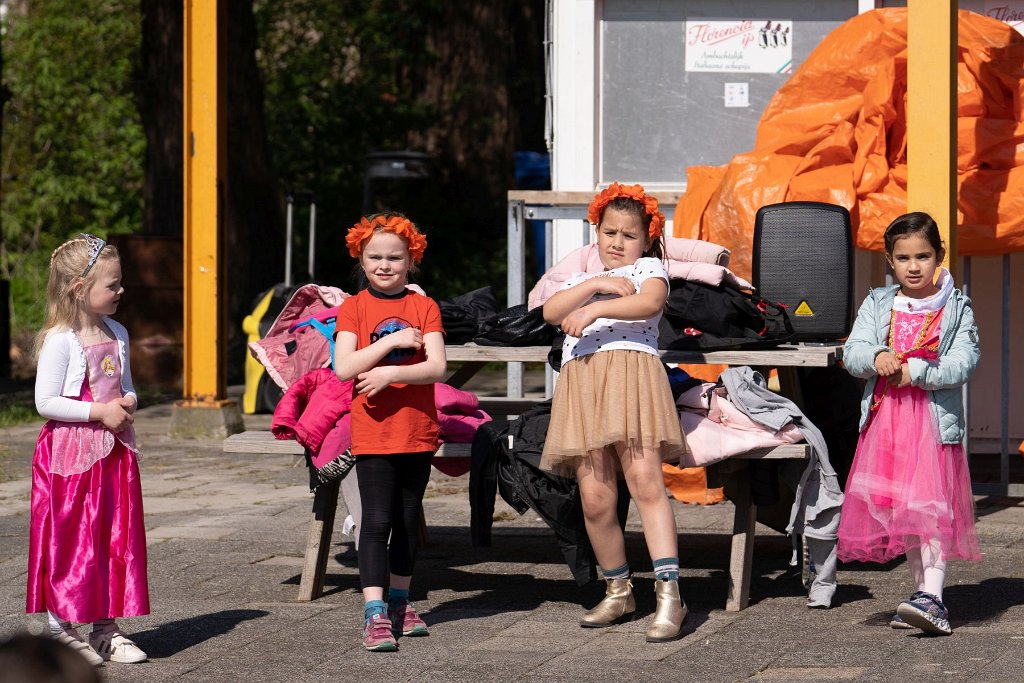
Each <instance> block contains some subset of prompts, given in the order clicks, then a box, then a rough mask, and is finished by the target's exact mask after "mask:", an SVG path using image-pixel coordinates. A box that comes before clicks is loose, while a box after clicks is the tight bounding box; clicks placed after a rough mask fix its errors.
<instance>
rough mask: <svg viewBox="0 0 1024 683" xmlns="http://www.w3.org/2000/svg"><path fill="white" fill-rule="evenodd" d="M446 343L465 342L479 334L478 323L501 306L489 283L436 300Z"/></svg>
mask: <svg viewBox="0 0 1024 683" xmlns="http://www.w3.org/2000/svg"><path fill="white" fill-rule="evenodd" d="M437 307H438V308H439V309H440V310H441V324H442V325H443V326H444V335H445V343H446V344H465V343H466V342H470V341H472V340H473V337H475V336H476V335H478V334H480V325H481V323H483V321H484V320H486V319H487V318H490V317H491V316H493V315H494V314H495V313H497V312H498V311H499V310H501V308H500V307H499V306H498V300H497V299H496V298H495V297H494V292H493V291H492V290H491V287H490V285H488V286H487V287H481V288H480V289H474V290H473V291H471V292H466V293H465V294H460V295H459V296H457V297H454V298H452V299H442V300H441V301H438V302H437Z"/></svg>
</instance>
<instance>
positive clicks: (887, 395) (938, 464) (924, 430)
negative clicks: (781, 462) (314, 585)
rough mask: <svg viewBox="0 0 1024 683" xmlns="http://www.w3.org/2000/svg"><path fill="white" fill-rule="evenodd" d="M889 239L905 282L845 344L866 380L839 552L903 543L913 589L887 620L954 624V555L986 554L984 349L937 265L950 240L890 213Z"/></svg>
mask: <svg viewBox="0 0 1024 683" xmlns="http://www.w3.org/2000/svg"><path fill="white" fill-rule="evenodd" d="M885 250H886V259H887V260H888V261H889V265H890V266H891V267H892V269H893V273H894V275H895V278H896V281H897V282H898V283H899V285H898V286H891V287H881V288H878V289H875V290H873V291H872V292H871V293H870V294H869V295H868V298H867V299H865V301H864V304H863V305H862V306H861V309H860V312H859V313H858V315H857V321H856V322H855V323H854V328H853V331H852V332H851V333H850V337H849V339H848V340H847V342H846V346H845V349H844V352H843V361H844V363H845V365H846V368H847V370H849V371H850V373H852V374H853V375H855V376H857V377H862V378H864V379H867V380H868V383H867V386H866V388H865V396H864V404H863V411H862V412H863V414H862V417H861V436H860V441H859V442H858V444H857V452H856V455H855V456H854V460H853V466H852V469H851V472H850V477H849V481H848V482H847V487H846V491H845V496H846V497H845V502H844V504H843V511H842V519H841V521H840V524H839V544H838V555H839V559H841V560H844V561H849V560H858V561H866V562H887V561H889V560H891V559H893V558H896V557H899V556H900V555H906V556H907V564H908V565H909V567H910V571H911V574H912V576H913V581H914V584H915V587H916V591H915V592H914V593H913V594H912V595H911V597H910V599H909V600H906V601H904V602H902V603H900V605H899V606H898V607H897V609H896V615H895V616H894V617H893V619H892V621H891V622H890V625H891V626H892V627H893V628H912V627H917V628H920V629H922V630H923V631H925V632H926V633H930V634H942V635H945V634H949V633H951V628H950V625H949V612H948V610H947V609H946V606H945V604H944V603H943V601H942V590H943V586H944V584H945V579H946V562H947V560H951V559H963V560H979V559H981V554H980V552H979V550H978V540H977V537H976V535H975V532H974V499H973V498H972V496H971V479H970V473H969V471H968V468H967V458H966V456H965V454H964V448H963V445H962V442H963V438H964V433H965V425H964V411H963V401H962V399H961V387H962V386H963V384H965V383H966V382H967V380H968V378H969V377H970V376H971V374H972V373H973V372H974V369H975V367H976V366H977V364H978V358H979V356H980V351H979V346H978V329H977V327H976V326H975V324H974V314H973V311H972V308H971V302H970V300H969V299H968V298H967V297H966V296H964V295H963V293H962V292H960V291H959V290H958V289H955V288H954V287H953V278H952V277H951V276H950V273H949V271H948V270H946V269H945V268H941V267H940V263H941V262H942V259H943V256H944V255H945V250H944V249H943V247H942V240H941V238H940V236H939V230H938V226H936V224H935V221H934V220H932V218H931V217H930V216H928V214H925V213H911V214H906V215H904V216H900V217H899V218H897V219H896V220H895V221H893V222H892V224H891V225H889V227H888V228H887V229H886V231H885ZM936 273H938V277H937V278H936Z"/></svg>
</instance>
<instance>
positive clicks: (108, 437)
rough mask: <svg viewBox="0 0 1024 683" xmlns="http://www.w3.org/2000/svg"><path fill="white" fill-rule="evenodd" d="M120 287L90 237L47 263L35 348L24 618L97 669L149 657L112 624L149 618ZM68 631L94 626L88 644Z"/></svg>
mask: <svg viewBox="0 0 1024 683" xmlns="http://www.w3.org/2000/svg"><path fill="white" fill-rule="evenodd" d="M123 292H124V288H123V287H122V286H121V262H120V259H119V257H118V254H117V250H116V249H115V248H114V247H113V246H112V245H109V244H106V243H105V242H104V241H103V240H101V239H99V238H97V237H93V236H92V235H83V236H82V237H81V238H76V239H72V240H69V241H67V242H65V243H64V244H62V245H61V246H59V247H57V249H56V250H54V252H53V255H52V256H51V257H50V278H49V282H48V283H47V288H46V323H45V324H44V326H43V329H42V330H41V331H40V332H39V336H38V338H37V340H36V356H37V359H38V366H37V370H36V389H35V399H36V409H37V410H38V411H39V414H40V415H42V416H43V417H45V418H47V419H48V421H47V422H46V424H45V425H43V429H42V431H41V432H40V434H39V440H38V441H37V442H36V449H35V455H34V458H33V463H32V512H31V528H30V531H29V559H28V564H29V566H28V593H27V596H26V611H27V612H28V613H34V612H46V613H47V616H48V621H49V625H50V633H51V635H52V636H53V637H54V638H56V639H58V640H60V641H62V642H64V643H66V644H68V645H70V646H71V647H73V648H74V649H76V650H77V651H79V652H80V653H81V654H82V655H83V656H84V657H86V659H88V660H89V661H91V662H92V663H93V664H97V665H99V664H102V663H103V662H104V661H114V662H121V663H134V662H141V661H145V659H146V654H145V653H144V652H143V651H142V650H141V649H140V648H139V647H138V646H137V645H136V644H135V643H133V642H132V641H131V640H129V639H128V638H126V637H125V636H124V635H123V634H122V633H121V632H120V629H119V628H118V625H117V624H116V623H115V622H114V618H115V617H131V616H140V615H144V614H149V587H148V581H147V577H146V531H145V526H144V520H143V514H142V487H141V484H140V482H139V465H138V452H137V451H136V449H135V433H134V431H133V430H132V421H133V417H132V416H133V414H134V412H135V408H136V406H137V404H138V398H137V396H136V394H135V390H134V388H133V387H132V377H131V369H130V367H129V363H128V333H127V332H126V331H125V329H124V327H122V326H121V325H120V324H118V323H117V322H115V321H113V320H111V319H110V318H109V317H107V316H109V315H113V314H114V312H115V311H116V310H117V306H118V303H119V301H120V298H121V294H122V293H123ZM71 622H78V623H83V622H92V624H93V628H92V632H91V634H90V635H89V639H88V641H86V639H85V638H84V637H83V636H81V635H79V633H78V631H77V630H76V629H75V628H74V627H73V626H72V624H71Z"/></svg>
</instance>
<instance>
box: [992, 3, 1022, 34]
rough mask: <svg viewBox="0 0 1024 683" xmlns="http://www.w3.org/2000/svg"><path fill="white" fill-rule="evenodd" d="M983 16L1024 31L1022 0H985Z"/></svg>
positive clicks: (1020, 31)
mask: <svg viewBox="0 0 1024 683" xmlns="http://www.w3.org/2000/svg"><path fill="white" fill-rule="evenodd" d="M985 16H987V17H992V18H993V19H995V20H997V21H1002V22H1004V23H1007V24H1009V25H1010V26H1012V27H1014V28H1015V29H1017V31H1018V32H1019V33H1024V0H985Z"/></svg>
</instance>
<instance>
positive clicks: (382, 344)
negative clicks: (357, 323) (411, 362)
mask: <svg viewBox="0 0 1024 683" xmlns="http://www.w3.org/2000/svg"><path fill="white" fill-rule="evenodd" d="M356 345H357V338H356V335H355V333H354V332H347V331H345V330H342V331H341V332H338V334H337V337H336V339H335V342H334V374H336V375H337V376H338V379H340V380H341V381H342V382H344V381H346V380H350V379H355V378H356V377H357V376H358V375H359V373H361V372H366V371H367V370H369V369H371V368H373V367H375V366H376V365H377V363H379V362H380V360H381V359H382V358H383V357H384V356H386V355H388V353H390V352H391V351H392V350H394V343H393V340H392V339H391V338H390V335H388V336H386V337H381V338H380V339H378V340H377V341H375V342H373V343H372V344H370V345H369V346H365V347H363V348H361V349H359V350H358V351H356Z"/></svg>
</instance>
